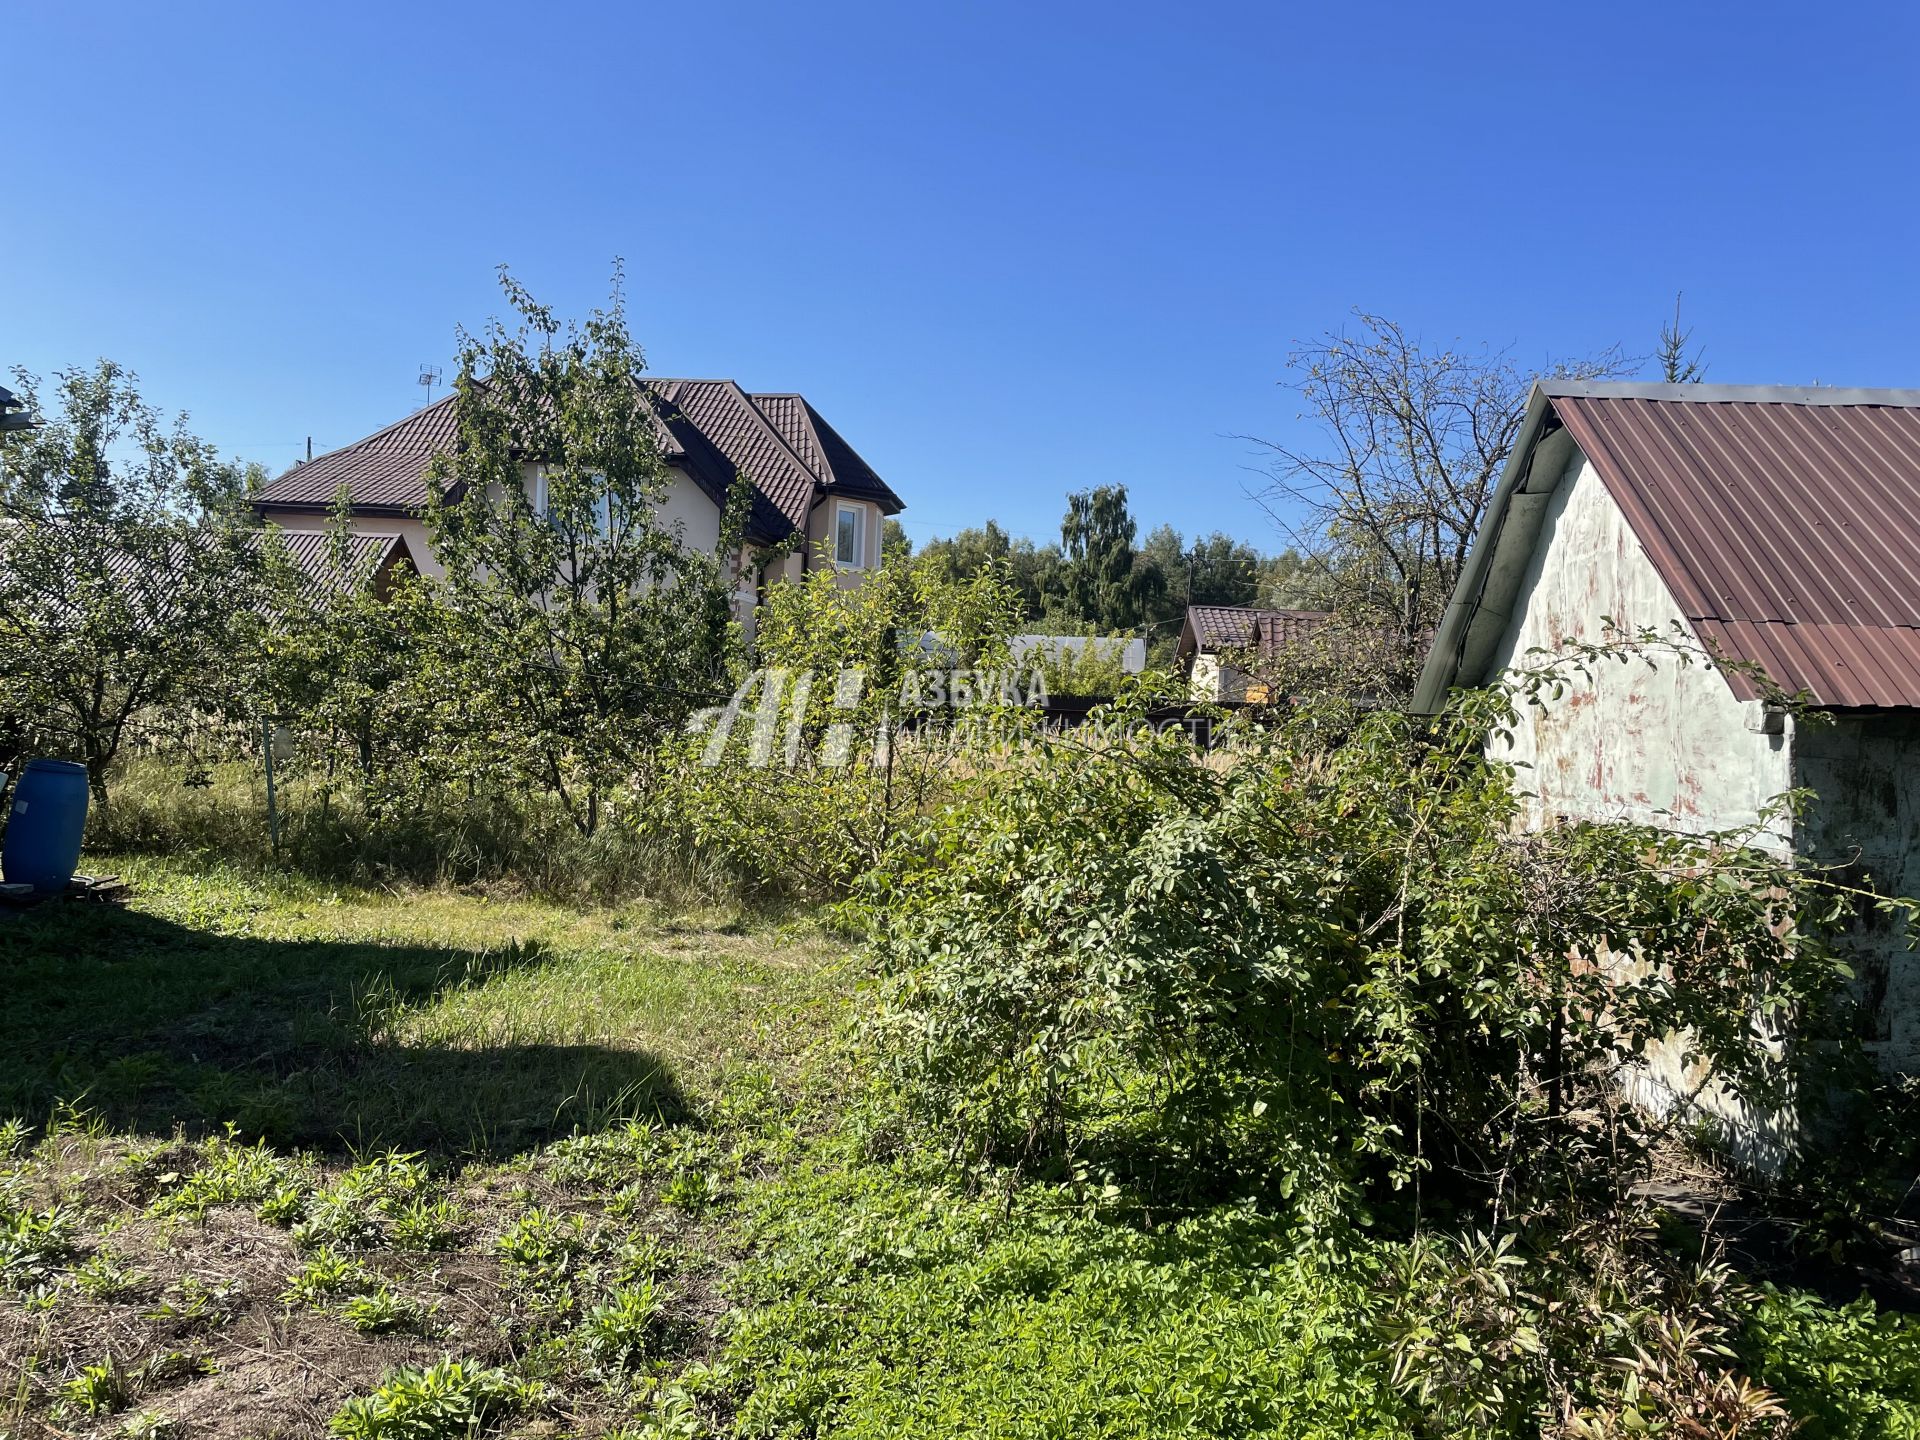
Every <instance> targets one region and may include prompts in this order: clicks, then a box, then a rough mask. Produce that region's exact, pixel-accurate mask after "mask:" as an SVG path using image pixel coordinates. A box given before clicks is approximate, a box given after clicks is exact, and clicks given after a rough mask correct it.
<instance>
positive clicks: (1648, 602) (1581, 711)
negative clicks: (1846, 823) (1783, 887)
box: [1491, 451, 1793, 850]
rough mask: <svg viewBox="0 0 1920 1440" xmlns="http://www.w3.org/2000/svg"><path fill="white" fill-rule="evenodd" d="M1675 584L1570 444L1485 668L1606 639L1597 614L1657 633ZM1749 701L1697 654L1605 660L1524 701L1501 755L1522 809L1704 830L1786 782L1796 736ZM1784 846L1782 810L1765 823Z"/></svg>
mask: <svg viewBox="0 0 1920 1440" xmlns="http://www.w3.org/2000/svg"><path fill="white" fill-rule="evenodd" d="M1679 613H1680V609H1679V606H1678V605H1677V604H1676V603H1675V601H1674V598H1673V595H1672V593H1671V592H1670V591H1669V590H1668V589H1667V587H1666V585H1665V583H1664V582H1663V581H1662V580H1661V579H1660V576H1659V573H1658V572H1657V571H1656V570H1655V569H1654V567H1653V563H1652V562H1651V561H1650V560H1649V559H1648V558H1647V556H1646V553H1645V552H1644V551H1643V550H1642V549H1641V547H1640V543H1639V541H1638V540H1636V539H1635V538H1634V535H1633V531H1632V529H1631V527H1630V526H1629V525H1628V524H1627V520H1626V517H1625V516H1624V515H1623V514H1622V513H1621V511H1620V508H1619V506H1618V505H1616V504H1615V503H1614V501H1613V498H1612V497H1611V496H1610V495H1608V494H1607V490H1606V486H1605V484H1604V483H1603V482H1602V481H1601V479H1600V476H1599V474H1598V472H1597V471H1595V470H1594V468H1593V467H1592V466H1591V465H1590V464H1588V463H1587V460H1586V457H1585V456H1583V455H1581V454H1579V453H1578V452H1577V451H1576V452H1575V453H1574V456H1573V459H1572V462H1571V464H1569V466H1568V468H1567V470H1566V473H1565V474H1564V475H1563V476H1562V477H1561V479H1560V482H1559V485H1558V487H1557V488H1556V490H1555V491H1554V494H1553V497H1552V499H1551V500H1550V501H1549V502H1548V506H1547V510H1546V515H1545V519H1544V521H1543V527H1542V530H1541V533H1540V538H1539V541H1538V543H1537V544H1536V545H1535V546H1534V551H1533V555H1532V558H1531V560H1530V561H1529V563H1528V566H1527V570H1526V574H1525V576H1524V577H1523V578H1522V580H1521V582H1520V591H1519V594H1518V596H1517V597H1516V599H1515V603H1514V609H1513V616H1514V618H1513V620H1512V621H1511V622H1510V623H1509V625H1508V627H1507V631H1506V634H1505V635H1504V636H1503V637H1502V638H1501V641H1500V644H1499V645H1498V647H1497V648H1496V650H1495V654H1494V660H1493V669H1494V670H1495V671H1498V670H1501V669H1506V668H1510V667H1526V666H1529V665H1537V664H1539V663H1541V661H1542V659H1543V657H1542V656H1539V655H1530V654H1529V653H1528V652H1529V651H1532V650H1534V649H1535V648H1540V649H1544V650H1549V651H1552V650H1557V649H1559V648H1560V647H1561V646H1562V645H1564V644H1565V643H1566V642H1568V641H1573V640H1580V641H1587V642H1599V641H1603V640H1605V639H1606V638H1607V631H1606V626H1605V618H1607V617H1610V618H1611V619H1613V620H1614V621H1615V622H1616V623H1617V624H1618V625H1619V626H1621V627H1623V628H1624V629H1627V630H1635V629H1638V628H1640V627H1642V626H1648V627H1652V628H1655V629H1660V630H1665V629H1666V628H1667V626H1668V625H1669V624H1670V623H1671V622H1672V621H1673V620H1674V619H1676V618H1677V617H1678V616H1679ZM1755 711H1756V707H1755V706H1753V705H1749V704H1746V703H1743V702H1741V701H1740V700H1738V699H1736V698H1735V697H1734V695H1733V692H1732V691H1731V690H1730V689H1729V688H1728V686H1727V683H1726V680H1725V678H1724V677H1723V676H1721V675H1720V674H1718V673H1717V672H1715V671H1714V670H1712V669H1710V668H1709V667H1707V666H1706V665H1704V664H1700V663H1695V664H1693V665H1691V666H1688V665H1684V664H1683V663H1682V662H1681V660H1680V659H1679V657H1677V656H1673V655H1656V656H1653V657H1651V658H1649V659H1639V658H1635V659H1630V660H1628V661H1627V662H1626V663H1625V664H1624V665H1622V664H1618V663H1615V662H1602V666H1601V669H1600V670H1599V671H1598V672H1597V673H1596V674H1595V676H1594V679H1593V680H1592V681H1591V682H1581V681H1579V680H1577V679H1576V680H1575V681H1574V683H1573V684H1571V685H1570V686H1569V687H1568V689H1567V691H1566V693H1564V694H1563V695H1562V696H1560V697H1559V698H1558V699H1556V700H1548V701H1546V702H1545V703H1543V704H1541V705H1539V706H1533V707H1528V710H1527V713H1526V714H1524V715H1523V716H1522V717H1521V724H1520V726H1519V728H1518V729H1517V730H1516V732H1515V734H1514V737H1513V740H1512V742H1511V744H1508V745H1504V746H1501V745H1497V744H1496V745H1495V746H1494V747H1493V748H1492V752H1491V753H1493V754H1494V755H1495V756H1496V757H1497V758H1503V759H1506V760H1509V761H1511V762H1512V763H1513V764H1514V765H1516V766H1517V767H1519V769H1518V772H1517V775H1516V783H1517V784H1518V786H1519V788H1520V789H1521V790H1522V791H1523V792H1525V793H1526V795H1527V804H1528V810H1529V815H1530V818H1531V819H1532V820H1533V822H1534V823H1536V824H1540V823H1545V822H1547V821H1549V820H1552V819H1556V818H1569V819H1588V820H1627V821H1632V822H1635V823H1638V824H1648V825H1660V826H1665V827H1667V828H1670V829H1677V830H1683V831H1688V832H1691V833H1696V834H1698V833H1704V832H1707V831H1713V830H1730V829H1736V828H1740V827H1744V826H1750V825H1753V824H1755V823H1757V822H1758V819H1759V817H1760V814H1761V812H1762V810H1763V809H1764V808H1765V807H1766V806H1767V803H1768V802H1769V801H1770V800H1771V799H1772V798H1773V797H1775V796H1777V795H1780V794H1783V793H1784V792H1785V791H1787V790H1788V789H1790V788H1792V784H1793V780H1792V737H1791V735H1789V734H1785V733H1783V734H1777V735H1757V734H1755V733H1754V732H1753V729H1752V728H1751V727H1752V725H1753V722H1754V719H1755ZM1772 833H1773V835H1774V841H1775V843H1776V844H1777V846H1778V847H1779V848H1780V849H1782V850H1784V849H1786V848H1787V846H1788V845H1789V844H1790V843H1791V836H1790V834H1789V832H1788V829H1787V826H1786V824H1785V822H1784V821H1782V822H1779V823H1778V824H1777V825H1776V826H1775V827H1774V830H1773V832H1772Z"/></svg>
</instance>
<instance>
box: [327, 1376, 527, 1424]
mask: <svg viewBox="0 0 1920 1440" xmlns="http://www.w3.org/2000/svg"><path fill="white" fill-rule="evenodd" d="M537 1397H538V1387H536V1386H534V1385H531V1384H529V1383H528V1382H526V1381H523V1380H516V1379H514V1378H513V1377H512V1376H511V1375H509V1374H507V1372H506V1371H504V1370H500V1369H496V1368H487V1367H483V1366H480V1365H476V1364H474V1362H473V1361H471V1360H455V1359H453V1358H452V1357H451V1356H448V1357H445V1358H443V1359H441V1360H438V1361H435V1362H434V1363H433V1364H432V1365H429V1366H426V1367H424V1368H421V1367H419V1366H413V1365H406V1366H402V1367H401V1368H399V1369H397V1370H393V1371H391V1372H389V1373H388V1375H387V1377H386V1378H385V1379H384V1380H383V1381H381V1383H380V1387H379V1388H378V1389H377V1390H375V1391H374V1392H373V1393H372V1394H371V1395H368V1396H366V1397H364V1398H360V1399H354V1400H349V1401H347V1403H346V1404H345V1405H343V1406H341V1407H340V1409H339V1411H338V1412H336V1413H335V1415H334V1416H333V1418H332V1419H331V1420H330V1421H328V1422H327V1428H328V1429H329V1430H331V1431H332V1432H333V1433H334V1434H335V1435H338V1436H341V1437H342V1440H469V1437H472V1436H474V1435H477V1434H479V1433H480V1432H481V1431H482V1430H484V1429H485V1428H486V1427H487V1426H489V1425H490V1424H492V1423H494V1422H495V1421H497V1420H499V1419H500V1418H501V1417H502V1416H504V1415H505V1414H507V1413H508V1412H510V1411H512V1410H515V1409H518V1408H520V1407H521V1406H524V1405H527V1404H530V1403H532V1402H533V1401H534V1400H535V1399H537Z"/></svg>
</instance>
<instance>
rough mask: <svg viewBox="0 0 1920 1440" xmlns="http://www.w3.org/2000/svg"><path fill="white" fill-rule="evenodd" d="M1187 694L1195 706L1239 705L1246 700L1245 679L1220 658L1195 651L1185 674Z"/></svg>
mask: <svg viewBox="0 0 1920 1440" xmlns="http://www.w3.org/2000/svg"><path fill="white" fill-rule="evenodd" d="M1187 694H1188V696H1189V698H1191V699H1192V701H1193V702H1194V704H1196V705H1222V704H1229V705H1234V704H1239V703H1240V702H1241V701H1243V700H1245V699H1246V698H1247V677H1246V676H1245V675H1244V674H1242V673H1241V672H1240V671H1239V670H1237V669H1235V668H1234V667H1233V666H1231V665H1222V664H1221V663H1220V657H1219V656H1217V655H1210V654H1208V653H1207V652H1206V651H1204V650H1201V651H1196V652H1195V654H1194V657H1193V667H1192V669H1190V670H1189V671H1188V673H1187Z"/></svg>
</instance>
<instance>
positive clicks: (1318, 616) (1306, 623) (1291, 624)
mask: <svg viewBox="0 0 1920 1440" xmlns="http://www.w3.org/2000/svg"><path fill="white" fill-rule="evenodd" d="M1332 619H1333V612H1332V611H1330V610H1263V611H1261V612H1260V613H1259V618H1258V619H1256V620H1255V621H1254V622H1253V648H1254V649H1255V650H1256V651H1258V652H1259V653H1260V654H1261V655H1267V656H1271V655H1277V654H1279V653H1280V652H1281V651H1282V650H1285V649H1287V648H1288V647H1289V646H1293V645H1298V644H1299V643H1300V642H1301V641H1303V640H1305V639H1307V638H1308V637H1309V636H1311V635H1312V634H1313V633H1314V632H1315V631H1317V630H1321V629H1323V628H1325V626H1326V625H1327V623H1328V622H1329V621H1330V620H1332Z"/></svg>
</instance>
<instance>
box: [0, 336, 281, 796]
mask: <svg viewBox="0 0 1920 1440" xmlns="http://www.w3.org/2000/svg"><path fill="white" fill-rule="evenodd" d="M15 373H16V375H17V377H18V378H17V380H16V384H17V385H18V386H19V389H20V394H21V397H22V399H23V400H24V401H25V402H26V404H27V405H28V406H29V407H30V408H33V409H38V408H39V407H40V383H39V381H38V380H37V379H36V377H34V376H32V375H29V374H27V373H26V372H24V371H17V372H15ZM136 385H137V382H136V377H135V376H134V375H133V374H131V373H130V372H129V371H127V370H125V369H123V368H122V367H121V366H119V365H116V364H114V363H113V362H112V361H106V360H103V361H101V362H100V363H99V364H98V365H97V366H95V367H94V368H93V369H91V370H81V369H71V370H63V371H60V372H58V373H57V374H56V375H55V377H54V383H53V387H52V397H51V398H52V400H53V402H54V405H55V407H56V411H57V413H56V416H55V418H54V419H53V420H52V421H50V422H49V423H48V424H46V425H44V426H41V427H38V428H33V429H24V430H14V431H10V432H7V433H4V434H0V522H3V523H0V670H4V671H5V673H6V675H7V677H8V678H7V685H6V687H5V688H6V692H7V699H6V701H5V703H6V704H7V705H8V706H10V707H11V708H12V709H13V711H14V722H15V728H16V734H18V735H19V736H20V740H21V741H22V742H23V743H31V744H33V745H35V746H38V747H42V748H45V749H50V750H53V751H55V752H57V753H59V754H64V755H68V756H71V757H73V758H74V759H77V760H79V761H81V762H83V763H84V764H85V765H86V767H87V780H88V784H89V785H90V787H91V789H92V792H93V797H94V801H95V803H96V804H97V805H99V806H101V807H104V806H105V805H106V801H107V778H108V772H109V770H110V768H111V767H112V765H113V762H114V759H115V757H117V756H118V755H119V753H120V751H121V747H122V746H123V744H124V743H125V742H126V740H127V738H128V736H129V734H130V733H132V731H133V730H134V729H135V727H137V726H139V725H141V724H144V723H147V722H149V721H152V720H155V719H156V718H158V717H160V716H162V715H163V714H164V713H166V712H172V713H174V714H178V713H180V712H182V711H186V710H197V711H201V712H209V713H213V712H221V711H224V710H229V709H231V708H232V707H233V706H234V705H235V703H236V701H237V695H238V691H239V682H240V679H241V676H242V673H243V672H244V670H245V668H246V665H247V663H248V660H247V657H248V656H249V654H250V652H251V647H252V645H253V642H254V640H255V638H256V637H257V636H258V634H259V633H260V630H261V628H262V624H263V620H262V615H261V607H262V604H263V600H264V595H265V588H264V587H265V573H266V565H265V560H264V557H263V554H262V551H261V547H260V546H259V544H258V543H257V539H256V537H255V536H254V535H253V533H252V527H251V516H250V512H249V511H248V509H247V504H246V501H247V495H248V492H249V486H250V484H251V482H252V480H253V478H254V477H253V476H252V474H251V472H249V471H247V470H245V469H243V468H242V467H240V466H238V465H236V464H233V463H231V462H228V461H223V460H221V459H220V458H219V456H218V454H217V453H216V452H215V451H214V449H213V447H212V446H211V445H209V444H208V443H207V442H206V441H204V440H201V439H199V438H198V437H196V436H195V435H194V434H193V433H192V432H191V431H189V430H188V429H187V427H186V417H185V416H184V415H183V416H180V417H178V418H177V419H176V420H175V421H174V422H173V423H172V425H171V426H169V425H167V424H166V423H165V422H163V420H162V419H161V416H160V414H159V412H157V411H156V410H155V409H154V408H153V407H152V406H150V405H148V404H147V403H146V402H145V401H143V400H142V399H141V398H140V394H139V391H138V389H137V388H136Z"/></svg>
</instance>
